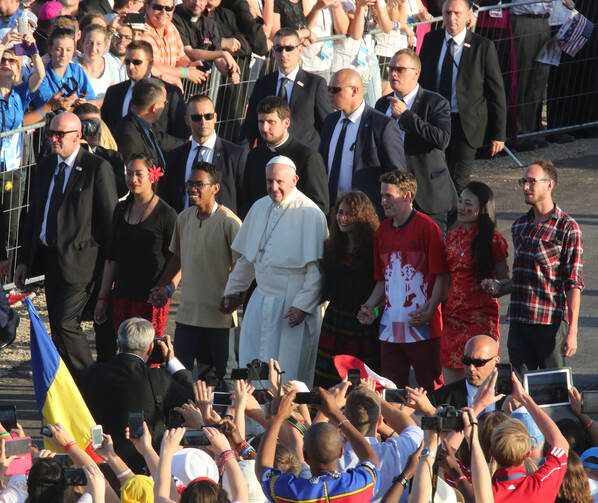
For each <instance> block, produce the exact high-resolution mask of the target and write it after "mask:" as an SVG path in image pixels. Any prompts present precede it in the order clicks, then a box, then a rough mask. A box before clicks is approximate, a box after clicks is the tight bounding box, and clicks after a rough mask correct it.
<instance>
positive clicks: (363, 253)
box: [324, 190, 380, 271]
mask: <svg viewBox="0 0 598 503" xmlns="http://www.w3.org/2000/svg"><path fill="white" fill-rule="evenodd" d="M342 203H346V204H347V206H349V208H350V209H351V215H352V216H353V219H354V222H353V225H354V228H355V235H357V236H358V237H359V239H358V240H357V248H356V250H355V253H354V256H353V257H354V260H353V267H354V268H355V269H360V270H364V271H367V270H369V269H371V268H372V267H373V255H374V254H373V250H374V234H376V229H377V228H378V226H379V225H380V220H379V219H378V215H377V214H376V210H375V209H374V205H373V204H372V202H371V201H370V200H369V198H368V196H366V195H365V194H364V193H363V192H361V191H359V190H352V191H350V192H345V193H344V194H342V195H341V196H340V197H339V198H338V199H337V201H336V204H335V205H334V208H333V209H332V212H331V213H330V239H329V240H328V241H327V243H326V247H325V248H324V262H326V263H331V264H342V263H344V262H345V258H346V256H347V250H348V247H349V237H348V236H347V234H346V233H344V232H342V231H341V230H340V229H339V227H338V222H337V221H336V214H337V213H338V209H339V207H340V205H341V204H342Z"/></svg>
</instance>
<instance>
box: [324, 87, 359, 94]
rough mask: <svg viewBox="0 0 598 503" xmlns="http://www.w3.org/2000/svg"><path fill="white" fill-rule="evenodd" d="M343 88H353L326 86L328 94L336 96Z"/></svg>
mask: <svg viewBox="0 0 598 503" xmlns="http://www.w3.org/2000/svg"><path fill="white" fill-rule="evenodd" d="M345 87H354V86H328V92H329V93H330V94H338V93H340V92H341V89H343V88H345Z"/></svg>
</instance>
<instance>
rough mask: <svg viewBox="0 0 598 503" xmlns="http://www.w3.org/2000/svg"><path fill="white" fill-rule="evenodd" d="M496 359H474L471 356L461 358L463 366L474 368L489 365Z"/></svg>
mask: <svg viewBox="0 0 598 503" xmlns="http://www.w3.org/2000/svg"><path fill="white" fill-rule="evenodd" d="M494 358H496V356H492V357H490V358H486V359H485V360H484V359H481V358H472V357H471V356H467V355H463V356H462V357H461V362H463V365H465V366H466V367H469V366H470V365H473V366H474V367H477V368H479V367H483V366H484V365H486V363H488V362H489V361H490V360H494Z"/></svg>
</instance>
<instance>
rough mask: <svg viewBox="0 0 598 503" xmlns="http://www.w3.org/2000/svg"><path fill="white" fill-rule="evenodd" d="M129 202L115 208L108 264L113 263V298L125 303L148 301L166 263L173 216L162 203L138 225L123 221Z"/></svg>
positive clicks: (174, 215) (174, 219)
mask: <svg viewBox="0 0 598 503" xmlns="http://www.w3.org/2000/svg"><path fill="white" fill-rule="evenodd" d="M127 204H128V202H127V201H123V202H121V203H119V204H118V205H117V206H116V209H115V210H114V219H113V240H112V243H111V245H110V249H109V252H108V260H114V261H115V262H116V271H115V274H114V294H115V295H118V296H119V297H125V298H128V299H137V300H143V299H147V297H148V295H149V291H150V288H152V287H153V286H154V285H155V284H156V282H157V281H158V279H159V278H160V275H161V274H162V271H163V270H164V267H165V266H166V263H167V261H168V260H169V259H170V256H171V255H172V254H171V253H170V252H169V251H168V247H169V245H170V239H171V238H172V232H173V231H174V224H175V222H176V212H175V211H174V210H173V209H172V208H171V207H170V206H168V204H166V203H165V202H164V201H162V199H160V200H159V201H158V204H157V205H156V207H155V208H154V209H153V211H152V212H151V213H150V215H149V216H148V217H147V218H146V219H145V220H144V221H143V222H141V223H139V224H129V223H127V222H126V220H125V219H124V211H125V209H126V207H127Z"/></svg>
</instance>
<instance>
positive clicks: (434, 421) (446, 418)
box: [422, 405, 465, 431]
mask: <svg viewBox="0 0 598 503" xmlns="http://www.w3.org/2000/svg"><path fill="white" fill-rule="evenodd" d="M461 414H462V411H461V409H457V408H455V407H453V406H452V405H443V406H442V410H441V411H440V412H439V413H438V414H437V415H435V416H432V417H428V416H424V417H422V430H435V431H463V428H464V427H465V425H464V424H463V417H462V416H461Z"/></svg>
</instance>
